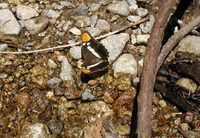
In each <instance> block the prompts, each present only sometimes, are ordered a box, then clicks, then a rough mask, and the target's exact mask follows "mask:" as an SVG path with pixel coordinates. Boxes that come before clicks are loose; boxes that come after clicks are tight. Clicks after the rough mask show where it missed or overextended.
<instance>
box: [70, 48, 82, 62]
mask: <svg viewBox="0 0 200 138" xmlns="http://www.w3.org/2000/svg"><path fill="white" fill-rule="evenodd" d="M69 54H70V55H71V56H72V58H73V59H81V57H82V56H81V46H73V47H71V48H70V50H69Z"/></svg>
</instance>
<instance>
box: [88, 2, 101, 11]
mask: <svg viewBox="0 0 200 138" xmlns="http://www.w3.org/2000/svg"><path fill="white" fill-rule="evenodd" d="M100 7H101V4H98V3H92V4H91V5H90V8H89V9H88V11H97V10H98V9H99V8H100Z"/></svg>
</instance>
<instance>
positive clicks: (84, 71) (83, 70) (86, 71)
mask: <svg viewBox="0 0 200 138" xmlns="http://www.w3.org/2000/svg"><path fill="white" fill-rule="evenodd" d="M81 71H82V72H83V73H90V72H91V71H90V70H89V69H81Z"/></svg>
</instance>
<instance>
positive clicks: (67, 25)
mask: <svg viewBox="0 0 200 138" xmlns="http://www.w3.org/2000/svg"><path fill="white" fill-rule="evenodd" d="M70 25H72V22H71V21H66V22H65V23H64V25H63V27H62V29H63V31H67V30H68V29H69V26H70Z"/></svg>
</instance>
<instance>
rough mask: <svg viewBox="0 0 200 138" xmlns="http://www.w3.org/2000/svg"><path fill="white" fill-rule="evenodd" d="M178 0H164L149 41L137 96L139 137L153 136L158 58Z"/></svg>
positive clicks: (148, 137) (147, 137)
mask: <svg viewBox="0 0 200 138" xmlns="http://www.w3.org/2000/svg"><path fill="white" fill-rule="evenodd" d="M175 4H176V0H164V2H163V5H162V7H161V8H160V10H159V12H158V15H157V17H156V20H155V23H154V25H153V28H152V32H151V35H150V38H149V40H148V43H147V52H146V55H145V58H144V65H143V71H142V72H143V73H142V77H141V85H140V92H139V95H138V98H137V101H138V115H137V119H138V122H137V130H136V131H137V135H138V138H150V137H151V115H152V94H153V89H154V83H155V75H156V74H155V73H156V72H155V71H156V65H157V58H158V54H159V52H160V48H161V46H162V44H161V43H162V40H163V36H164V30H165V27H166V25H167V20H168V18H169V16H170V14H171V12H172V9H173V8H174V7H175Z"/></svg>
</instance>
